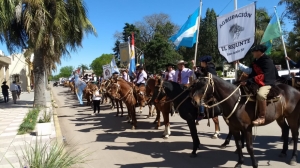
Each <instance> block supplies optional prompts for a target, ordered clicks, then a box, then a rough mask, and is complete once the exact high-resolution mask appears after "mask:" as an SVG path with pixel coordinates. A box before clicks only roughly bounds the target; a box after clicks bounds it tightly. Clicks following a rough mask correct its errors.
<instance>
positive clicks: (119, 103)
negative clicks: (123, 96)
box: [105, 80, 124, 117]
mask: <svg viewBox="0 0 300 168" xmlns="http://www.w3.org/2000/svg"><path fill="white" fill-rule="evenodd" d="M113 82H114V81H113V80H111V81H110V82H109V83H110V84H108V85H107V86H106V88H105V90H107V92H106V93H105V94H106V96H108V97H110V99H111V103H112V106H113V107H114V106H115V105H116V106H117V114H116V115H115V116H116V117H118V116H119V112H120V111H119V107H120V109H121V111H122V113H121V116H120V117H123V114H124V111H123V102H122V100H120V99H118V98H115V97H113V96H111V95H110V90H111V87H112V83H113Z"/></svg>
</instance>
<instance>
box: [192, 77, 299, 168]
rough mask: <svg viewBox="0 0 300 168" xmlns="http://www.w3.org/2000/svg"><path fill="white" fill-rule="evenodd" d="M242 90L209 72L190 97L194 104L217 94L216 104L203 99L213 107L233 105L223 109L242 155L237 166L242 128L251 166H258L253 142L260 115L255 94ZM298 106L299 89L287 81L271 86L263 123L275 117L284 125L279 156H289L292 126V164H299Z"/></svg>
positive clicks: (240, 164)
mask: <svg viewBox="0 0 300 168" xmlns="http://www.w3.org/2000/svg"><path fill="white" fill-rule="evenodd" d="M215 86H217V87H215ZM256 89H257V88H256ZM276 89H279V90H277V91H278V92H277V94H275V93H276ZM241 90H242V89H240V85H239V86H235V85H233V84H230V83H228V82H226V81H224V80H223V79H221V78H219V77H217V76H214V75H212V74H208V76H207V77H202V78H199V79H198V81H197V82H196V83H195V84H194V86H193V89H192V90H191V97H192V99H193V104H195V105H197V106H200V105H203V103H202V102H203V101H204V102H206V101H207V99H208V98H210V97H214V98H216V99H217V100H218V103H217V104H214V105H207V104H206V103H204V106H206V107H207V108H213V107H214V106H216V105H220V106H221V107H222V109H231V110H224V111H223V117H224V119H225V121H226V123H227V124H228V125H229V130H230V131H231V132H232V134H233V136H234V139H235V143H236V147H237V149H238V155H239V159H238V163H237V164H236V165H235V168H240V167H241V166H242V164H243V163H244V157H243V153H242V149H241V137H240V131H242V132H243V133H244V135H245V136H246V146H247V150H248V153H249V155H250V156H251V160H252V166H253V167H254V168H257V167H258V163H257V161H256V159H255V157H254V153H253V142H252V136H253V135H252V128H253V124H252V121H253V120H255V118H256V117H257V116H256V103H255V101H256V100H255V98H253V96H252V97H251V95H249V93H247V95H244V96H243V95H242V93H241ZM243 91H244V90H243ZM244 92H245V91H244ZM251 100H252V101H251ZM297 109H300V92H299V91H297V90H296V89H295V88H293V87H291V86H289V85H286V84H276V85H275V86H273V87H272V89H271V91H270V94H269V95H268V105H267V112H266V116H265V123H264V124H263V125H267V124H270V123H271V122H273V121H274V120H276V121H277V124H278V125H279V126H280V127H281V129H282V134H283V141H284V142H283V149H282V151H281V154H280V155H279V156H280V157H286V151H287V149H288V134H289V127H290V129H291V131H292V138H293V141H294V142H293V143H294V144H293V147H294V148H293V153H292V158H291V160H290V165H292V166H295V165H297V142H298V135H299V132H298V128H299V125H300V113H299V112H298V111H297ZM285 119H286V120H287V122H288V125H287V123H286V122H285Z"/></svg>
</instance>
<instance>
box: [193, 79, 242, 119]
mask: <svg viewBox="0 0 300 168" xmlns="http://www.w3.org/2000/svg"><path fill="white" fill-rule="evenodd" d="M199 79H208V81H207V84H206V87H205V90H204V93H203V95H202V97H201V105H203V106H204V107H205V108H208V109H209V108H213V107H215V106H218V105H219V104H221V103H223V102H225V101H227V100H228V99H229V98H230V97H231V96H233V95H234V93H235V92H237V91H239V97H238V100H237V102H236V103H235V105H234V108H233V109H232V111H231V113H230V114H229V115H228V116H227V117H226V116H224V114H223V117H224V119H225V121H226V123H227V124H228V123H229V118H230V117H231V116H232V115H233V114H234V112H235V110H236V108H237V106H238V105H239V103H240V101H241V97H242V95H241V90H240V87H241V85H239V86H238V87H237V88H236V89H235V90H234V91H233V92H232V93H231V94H230V95H229V96H227V97H226V98H225V99H223V100H222V101H219V102H217V103H215V104H213V105H208V104H207V103H208V102H211V101H210V100H209V101H207V102H204V100H205V97H206V94H207V90H208V87H209V86H211V87H212V89H213V92H212V94H213V93H214V91H215V89H214V81H213V76H212V74H211V73H208V75H207V77H199ZM196 93H197V91H196V92H195V93H194V94H193V95H192V98H193V97H194V96H195V95H196Z"/></svg>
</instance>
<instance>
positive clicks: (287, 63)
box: [274, 6, 291, 77]
mask: <svg viewBox="0 0 300 168" xmlns="http://www.w3.org/2000/svg"><path fill="white" fill-rule="evenodd" d="M274 11H275V15H276V19H277V22H278V25H279V30H280V33H281V41H282V45H283V50H284V55H285V57H287V52H286V48H285V42H284V38H283V33H282V30H281V25H280V21H279V18H278V16H277V10H276V6H274ZM285 61H286V65H287V68H288V70H289V76H290V77H291V69H290V64H289V61H288V60H287V59H286V60H285Z"/></svg>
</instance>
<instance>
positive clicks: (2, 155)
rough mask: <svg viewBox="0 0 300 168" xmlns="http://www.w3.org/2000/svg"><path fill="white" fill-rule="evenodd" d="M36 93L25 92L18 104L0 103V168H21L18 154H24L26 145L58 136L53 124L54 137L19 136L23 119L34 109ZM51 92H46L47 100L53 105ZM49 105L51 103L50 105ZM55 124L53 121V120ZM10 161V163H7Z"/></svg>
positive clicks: (10, 102)
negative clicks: (23, 150)
mask: <svg viewBox="0 0 300 168" xmlns="http://www.w3.org/2000/svg"><path fill="white" fill-rule="evenodd" d="M33 97H34V92H30V93H27V92H23V93H22V94H21V96H20V99H19V100H17V104H13V101H12V99H10V101H9V102H8V103H0V167H1V168H11V167H12V166H11V165H10V164H9V162H10V163H11V164H12V165H13V166H14V167H20V164H19V160H18V157H17V156H16V153H17V154H19V155H20V154H22V152H21V149H22V148H24V145H25V144H26V143H34V142H35V140H36V139H37V140H42V142H47V141H50V140H51V139H52V138H54V137H55V136H56V133H55V128H54V124H53V123H52V130H53V131H52V135H51V136H42V137H36V136H35V135H30V134H24V135H17V132H18V129H19V125H20V124H21V123H22V121H23V118H24V117H25V116H26V114H27V113H28V111H29V109H31V108H32V104H33ZM49 98H50V91H46V100H47V102H50V103H51V98H50V99H49ZM48 104H49V103H48ZM52 122H53V120H52ZM7 160H9V162H8V161H7Z"/></svg>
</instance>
